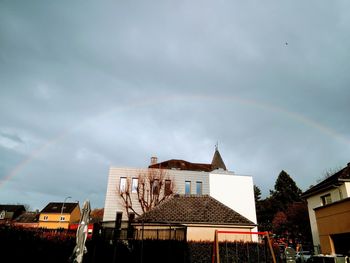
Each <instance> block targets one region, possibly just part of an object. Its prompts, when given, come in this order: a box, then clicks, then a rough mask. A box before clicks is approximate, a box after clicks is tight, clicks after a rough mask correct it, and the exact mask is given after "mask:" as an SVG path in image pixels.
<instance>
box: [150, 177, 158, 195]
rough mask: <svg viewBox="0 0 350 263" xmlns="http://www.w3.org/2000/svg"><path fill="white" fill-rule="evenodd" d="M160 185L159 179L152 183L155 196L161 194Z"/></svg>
mask: <svg viewBox="0 0 350 263" xmlns="http://www.w3.org/2000/svg"><path fill="white" fill-rule="evenodd" d="M159 188H160V184H159V179H154V181H153V182H152V194H153V195H159V192H160V189H159Z"/></svg>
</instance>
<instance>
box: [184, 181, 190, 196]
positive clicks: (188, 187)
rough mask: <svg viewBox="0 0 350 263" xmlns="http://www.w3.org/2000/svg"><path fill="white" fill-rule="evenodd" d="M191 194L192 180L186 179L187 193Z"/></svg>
mask: <svg viewBox="0 0 350 263" xmlns="http://www.w3.org/2000/svg"><path fill="white" fill-rule="evenodd" d="M190 194H191V181H185V195H190Z"/></svg>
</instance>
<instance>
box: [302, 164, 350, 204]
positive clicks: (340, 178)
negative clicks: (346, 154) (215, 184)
mask: <svg viewBox="0 0 350 263" xmlns="http://www.w3.org/2000/svg"><path fill="white" fill-rule="evenodd" d="M344 181H350V163H348V165H347V166H346V167H344V168H343V169H341V170H340V171H338V172H336V173H335V174H333V175H331V176H330V177H328V178H326V179H325V180H323V181H322V182H320V183H318V184H316V185H315V186H313V187H311V188H310V189H308V190H307V191H305V192H304V193H303V194H302V197H303V198H306V197H309V196H312V195H314V194H317V193H319V192H322V191H326V190H328V189H331V188H334V187H336V186H339V185H341V184H343V182H344Z"/></svg>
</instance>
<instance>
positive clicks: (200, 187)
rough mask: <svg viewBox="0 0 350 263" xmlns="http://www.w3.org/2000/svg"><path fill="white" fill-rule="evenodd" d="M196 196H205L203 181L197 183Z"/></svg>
mask: <svg viewBox="0 0 350 263" xmlns="http://www.w3.org/2000/svg"><path fill="white" fill-rule="evenodd" d="M198 187H199V188H198ZM198 189H199V191H198ZM196 195H203V182H201V181H197V182H196Z"/></svg>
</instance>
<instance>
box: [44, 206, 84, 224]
mask: <svg viewBox="0 0 350 263" xmlns="http://www.w3.org/2000/svg"><path fill="white" fill-rule="evenodd" d="M79 220H80V207H79V203H49V204H48V205H47V206H46V207H45V208H44V209H43V210H42V211H41V212H40V217H39V227H42V228H47V229H58V228H64V229H68V228H69V225H70V224H72V223H79Z"/></svg>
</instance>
